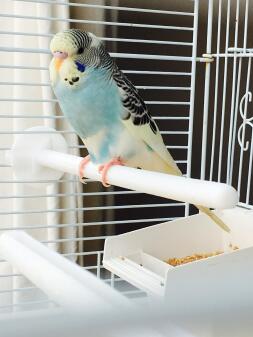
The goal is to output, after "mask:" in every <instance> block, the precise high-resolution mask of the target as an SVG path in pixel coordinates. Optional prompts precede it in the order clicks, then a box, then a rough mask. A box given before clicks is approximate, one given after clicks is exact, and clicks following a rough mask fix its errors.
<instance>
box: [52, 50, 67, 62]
mask: <svg viewBox="0 0 253 337" xmlns="http://www.w3.org/2000/svg"><path fill="white" fill-rule="evenodd" d="M53 55H54V57H55V58H57V59H61V60H64V59H66V58H67V57H68V53H66V52H63V51H55V52H53Z"/></svg>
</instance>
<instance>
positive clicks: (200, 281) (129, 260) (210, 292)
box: [103, 208, 253, 308]
mask: <svg viewBox="0 0 253 337" xmlns="http://www.w3.org/2000/svg"><path fill="white" fill-rule="evenodd" d="M216 213H217V214H218V215H219V216H221V218H222V219H223V220H224V221H225V223H227V224H228V225H229V227H230V228H231V232H230V233H229V234H228V233H225V232H224V231H222V230H220V228H219V227H218V226H216V225H215V224H214V223H213V222H212V221H211V220H210V219H209V218H208V217H207V216H205V215H203V214H198V215H194V216H190V217H187V218H183V219H179V220H175V221H171V222H166V223H162V224H159V225H155V226H151V227H147V228H144V229H141V230H136V231H132V232H129V233H126V234H122V235H118V236H115V237H111V238H108V239H107V240H106V242H105V253H104V261H103V264H104V266H105V268H107V269H108V270H110V271H111V272H112V273H114V274H116V275H118V276H120V277H121V278H123V279H124V280H126V281H128V282H130V283H131V284H133V285H134V286H136V287H138V288H140V289H142V290H144V291H146V292H147V293H149V294H150V295H153V296H156V297H160V298H164V299H165V300H166V301H167V300H169V301H170V302H171V303H174V305H176V306H178V307H181V308H182V306H184V303H186V302H187V304H188V305H189V306H194V305H195V304H196V299H197V298H198V299H200V298H201V302H202V303H205V305H207V306H208V307H209V308H210V306H212V305H214V306H215V301H216V302H217V299H219V298H220V299H222V302H223V301H224V303H226V306H228V305H230V304H231V305H237V304H242V303H243V304H244V305H247V304H249V305H251V306H252V303H253V286H252V284H253V211H248V210H245V209H242V208H234V209H231V210H224V211H220V212H216ZM230 244H232V245H233V246H238V247H239V249H238V250H232V249H231V247H230ZM215 251H224V252H225V253H224V254H221V255H217V256H214V257H210V258H207V259H203V260H198V261H195V262H191V263H188V264H184V265H180V266H177V267H172V266H171V265H169V264H167V263H165V262H164V261H166V260H168V259H169V258H173V257H184V256H187V255H192V254H196V253H211V252H215Z"/></svg>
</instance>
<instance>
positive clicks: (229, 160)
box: [226, 0, 240, 183]
mask: <svg viewBox="0 0 253 337" xmlns="http://www.w3.org/2000/svg"><path fill="white" fill-rule="evenodd" d="M239 18H240V0H237V1H236V17H235V39H234V48H237V47H238V30H239ZM236 74H237V57H236V55H234V60H233V80H232V96H231V111H230V125H229V139H228V155H227V177H226V182H227V183H229V181H230V173H231V166H232V165H233V162H231V152H232V133H233V123H235V121H236V119H235V118H234V117H235V116H234V115H235V111H234V109H235V88H236V80H237V77H236Z"/></svg>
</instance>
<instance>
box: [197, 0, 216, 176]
mask: <svg viewBox="0 0 253 337" xmlns="http://www.w3.org/2000/svg"><path fill="white" fill-rule="evenodd" d="M212 31H213V0H209V2H208V23H207V43H206V54H211V52H212ZM210 75H211V62H207V63H206V71H205V92H204V113H203V127H202V132H203V134H202V150H201V172H200V178H201V179H205V175H206V150H207V127H208V111H209V94H210Z"/></svg>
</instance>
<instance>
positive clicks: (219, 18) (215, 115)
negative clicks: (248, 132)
mask: <svg viewBox="0 0 253 337" xmlns="http://www.w3.org/2000/svg"><path fill="white" fill-rule="evenodd" d="M221 14H222V0H220V1H219V9H218V29H217V43H216V54H217V58H216V68H215V93H214V111H213V132H212V150H211V163H210V175H209V179H210V180H212V179H213V170H214V155H215V141H216V126H217V110H218V89H219V72H220V57H219V54H220V42H221Z"/></svg>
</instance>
